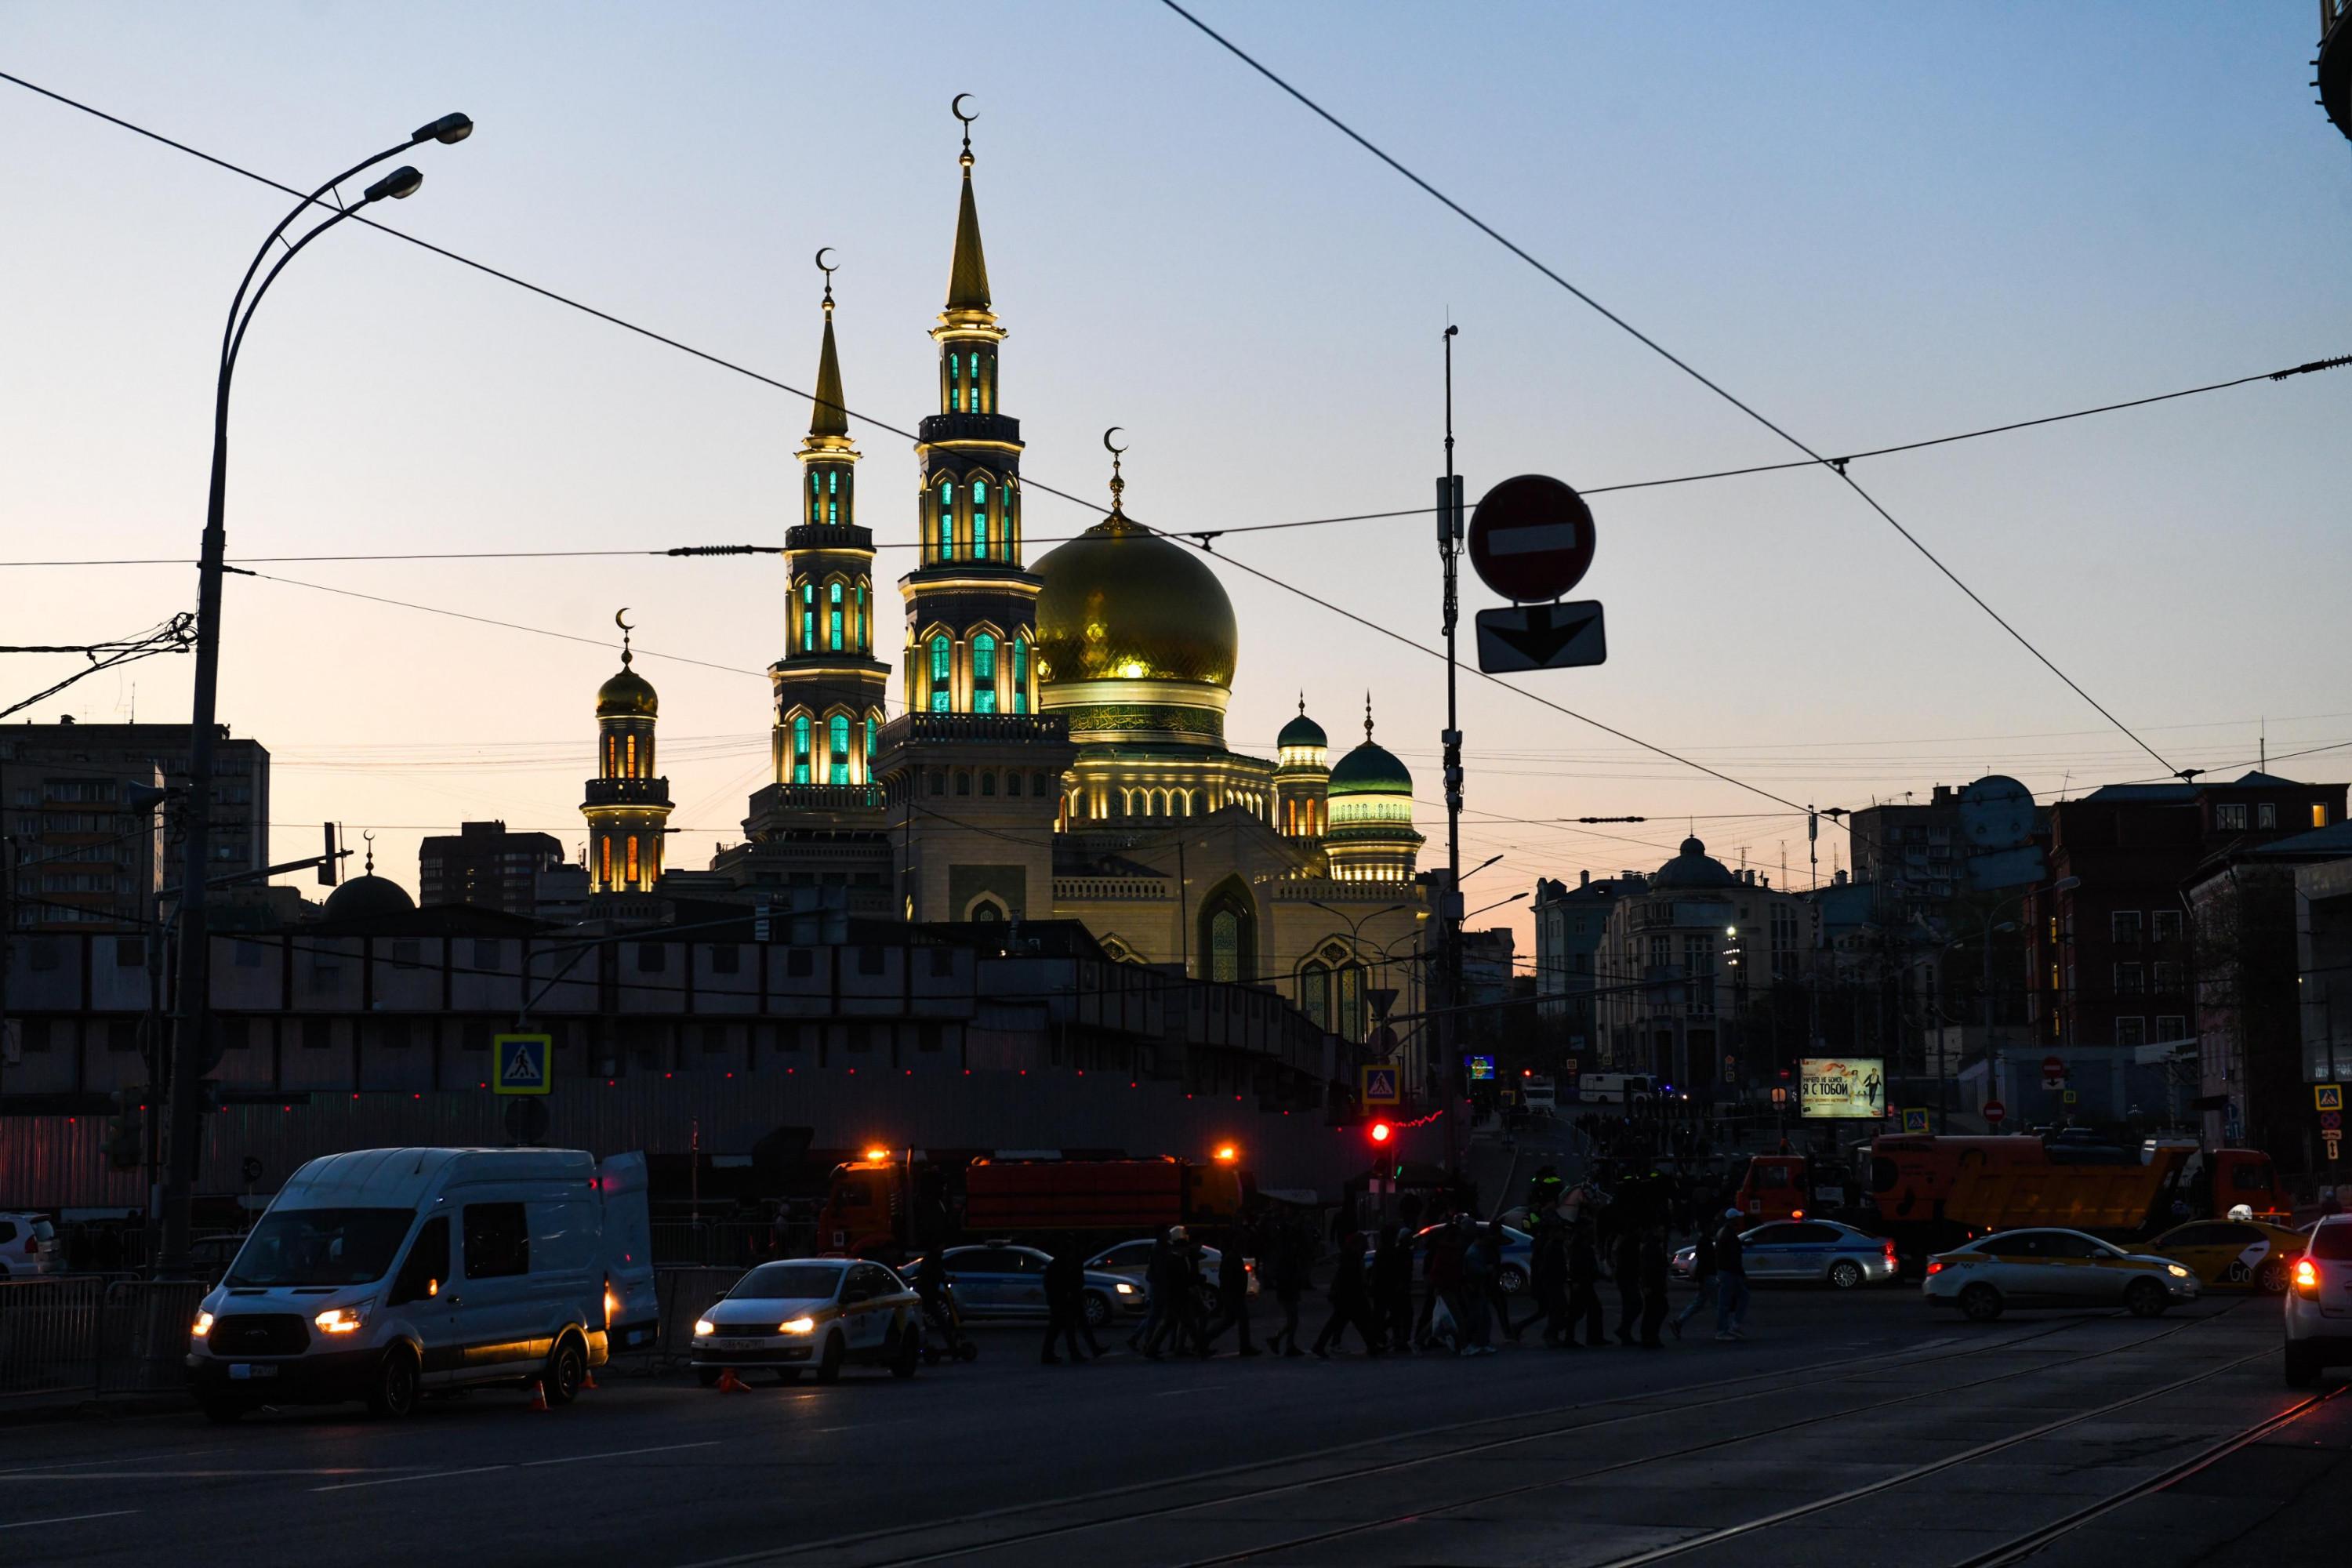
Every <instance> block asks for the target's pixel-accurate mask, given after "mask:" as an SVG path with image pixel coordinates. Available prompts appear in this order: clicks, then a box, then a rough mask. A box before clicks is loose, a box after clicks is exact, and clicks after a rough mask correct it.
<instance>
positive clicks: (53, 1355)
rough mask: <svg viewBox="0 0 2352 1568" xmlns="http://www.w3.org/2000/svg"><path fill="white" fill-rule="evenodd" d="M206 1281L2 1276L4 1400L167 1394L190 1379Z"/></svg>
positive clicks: (0, 1372) (0, 1374) (0, 1397)
mask: <svg viewBox="0 0 2352 1568" xmlns="http://www.w3.org/2000/svg"><path fill="white" fill-rule="evenodd" d="M204 1296H205V1285H204V1283H203V1282H202V1281H201V1280H152V1279H107V1278H105V1277H103V1276H100V1275H65V1276H61V1277H59V1276H52V1277H50V1278H47V1279H7V1280H0V1401H9V1400H16V1399H25V1398H31V1397H34V1396H37V1395H49V1396H56V1395H59V1394H89V1395H92V1396H102V1395H106V1394H164V1393H170V1392H173V1391H174V1390H176V1389H178V1388H179V1387H180V1386H181V1385H182V1384H183V1382H184V1380H185V1378H186V1375H187V1374H186V1371H185V1363H184V1358H185V1357H186V1355H187V1351H188V1325H189V1324H190V1323H191V1322H192V1321H194V1318H195V1315H196V1303H197V1302H199V1301H201V1300H204Z"/></svg>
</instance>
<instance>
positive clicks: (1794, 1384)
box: [684, 1308, 2234, 1568]
mask: <svg viewBox="0 0 2352 1568" xmlns="http://www.w3.org/2000/svg"><path fill="white" fill-rule="evenodd" d="M2231 1310H2234V1308H2231V1309H2224V1310H2222V1311H2221V1312H2215V1313H2210V1314H2207V1315H2205V1316H2201V1317H2197V1318H2192V1319H2189V1320H2187V1321H2181V1322H2179V1323H2177V1324H2175V1325H2172V1326H2170V1327H2168V1328H2166V1329H2164V1330H2162V1331H2159V1332H2157V1333H2154V1334H2149V1335H2146V1336H2144V1337H2141V1338H2138V1339H2135V1340H2133V1341H2131V1342H2128V1343H2126V1344H2120V1345H2116V1346H2113V1347H2110V1348H2108V1349H2106V1350H2101V1351H2094V1352H2090V1353H2089V1354H2087V1355H2084V1356H2080V1357H2077V1358H2075V1359H2074V1361H2073V1362H2071V1363H2069V1364H2070V1365H2071V1364H2081V1363H2085V1362H2090V1361H2096V1360H2099V1359H2102V1358H2104V1357H2105V1356H2109V1355H2116V1354H2122V1353H2126V1352H2131V1351H2135V1350H2138V1349H2141V1348H2143V1347H2145V1346H2147V1345H2149V1344H2152V1343H2155V1342H2158V1341H2159V1340H2163V1339H2168V1338H2170V1337H2171V1336H2172V1335H2174V1334H2178V1333H2182V1332H2185V1331H2189V1330H2191V1329H2194V1328H2196V1327H2198V1326H2199V1325H2200V1324H2202V1323H2207V1322H2211V1321H2217V1320H2219V1319H2221V1318H2225V1317H2227V1316H2228V1315H2229V1313H2230V1312H2231ZM2119 1320H2124V1314H2121V1313H2102V1314H2098V1315H2095V1316H2088V1317H2082V1318H2074V1319H2069V1320H2067V1321H2062V1322H2057V1323H2053V1324H2051V1325H2049V1326H2047V1327H2045V1328H2041V1329H2037V1330H2035V1331H2032V1332H2031V1333H2025V1334H2019V1335H2015V1336H2013V1337H2011V1338H2009V1339H2006V1340H2002V1341H2000V1342H1998V1343H1993V1344H1987V1343H1983V1342H1970V1343H1964V1344H1960V1345H1958V1346H1955V1347H1954V1348H1952V1349H1949V1350H1944V1351H1941V1352H1939V1353H1937V1354H1934V1355H1925V1356H1922V1355H1917V1354H1915V1353H1911V1352H1889V1353H1887V1354H1885V1355H1881V1356H1874V1357H1870V1358H1868V1359H1866V1360H1864V1361H1862V1362H1854V1361H1847V1360H1836V1361H1827V1362H1817V1363H1808V1364H1806V1365H1803V1366H1799V1367H1793V1368H1787V1369H1782V1370H1779V1371H1775V1372H1768V1373H1754V1374H1752V1375H1751V1377H1750V1378H1748V1379H1741V1380H1738V1381H1740V1382H1743V1383H1745V1382H1757V1383H1769V1384H1771V1385H1772V1386H1767V1387H1757V1388H1746V1389H1742V1390H1740V1391H1739V1392H1737V1393H1722V1394H1717V1395H1715V1396H1713V1397H1708V1398H1704V1399H1697V1400H1689V1401H1685V1402H1682V1403H1678V1404H1674V1405H1658V1401H1660V1400H1661V1399H1667V1398H1672V1397H1673V1396H1674V1394H1675V1393H1676V1392H1678V1391H1676V1390H1674V1389H1666V1390H1660V1391H1653V1392H1647V1393H1643V1394H1625V1395H1618V1396H1615V1397H1612V1398H1610V1399H1604V1400H1591V1401H1581V1402H1577V1403H1573V1404H1570V1405H1560V1406H1556V1407H1553V1408H1552V1409H1549V1410H1538V1411H1532V1412H1518V1413H1515V1414H1513V1415H1507V1416H1496V1417H1488V1418H1483V1419H1481V1420H1478V1421H1474V1422H1464V1423H1454V1424H1452V1425H1449V1426H1440V1427H1424V1428H1420V1429H1417V1430H1412V1431H1407V1432H1402V1433H1395V1434H1390V1435H1387V1436H1381V1437H1377V1438H1370V1439H1365V1440H1364V1441H1362V1442H1360V1443H1352V1444H1346V1445H1341V1446H1340V1447H1336V1448H1329V1449H1323V1450H1318V1451H1315V1452H1310V1453H1306V1454H1298V1455H1293V1456H1289V1457H1287V1458H1281V1459H1276V1460H1271V1461H1262V1462H1258V1463H1254V1464H1250V1465H1246V1466H1233V1467H1226V1468H1220V1469H1216V1470H1210V1471H1202V1472H1195V1473H1193V1474H1191V1475H1187V1476H1181V1477H1175V1478H1171V1479H1168V1480H1164V1481H1153V1482H1144V1483H1139V1484H1138V1485H1136V1486H1133V1487H1122V1488H1115V1489H1109V1490H1107V1491H1102V1492H1096V1493H1090V1494H1086V1495H1084V1496H1080V1497H1070V1498H1058V1499H1048V1500H1040V1501H1037V1502H1032V1503H1023V1504H1016V1505H1013V1506H1011V1507H1008V1508H1006V1509H1003V1510H992V1511H990V1512H987V1513H981V1514H974V1515H971V1516H968V1517H967V1518H966V1519H964V1520H962V1521H953V1522H954V1523H956V1524H961V1525H966V1526H970V1525H980V1524H984V1523H986V1522H988V1521H994V1520H1012V1519H1016V1518H1018V1517H1019V1516H1022V1515H1033V1516H1034V1515H1036V1514H1039V1513H1043V1512H1047V1511H1050V1510H1057V1509H1069V1508H1078V1507H1085V1506H1087V1505H1089V1504H1097V1505H1098V1504H1101V1503H1104V1502H1115V1501H1118V1500H1121V1499H1123V1498H1130V1497H1143V1496H1147V1495H1149V1494H1150V1493H1154V1492H1158V1493H1161V1494H1165V1493H1166V1492H1168V1491H1170V1490H1171V1489H1179V1488H1183V1487H1188V1486H1202V1485H1213V1484H1214V1483H1215V1482H1216V1481H1217V1480H1219V1479H1223V1478H1225V1477H1228V1476H1232V1475H1236V1474H1249V1473H1262V1472H1264V1471H1265V1470H1266V1469H1268V1468H1274V1467H1277V1466H1291V1465H1298V1464H1307V1463H1312V1462H1314V1461H1316V1460H1318V1459H1320V1458H1330V1457H1334V1456H1337V1455H1339V1454H1343V1453H1346V1452H1348V1451H1349V1450H1351V1449H1357V1448H1361V1447H1370V1446H1375V1445H1394V1444H1396V1443H1400V1442H1409V1441H1412V1440H1414V1439H1425V1438H1428V1437H1431V1436H1440V1435H1443V1434H1445V1433H1448V1432H1456V1431H1463V1430H1467V1429H1471V1428H1475V1427H1477V1426H1495V1425H1499V1424H1502V1423H1504V1422H1510V1421H1527V1420H1530V1419H1542V1418H1544V1417H1547V1416H1552V1415H1567V1414H1570V1413H1578V1414H1582V1413H1590V1412H1593V1411H1599V1410H1608V1409H1610V1408H1612V1407H1613V1406H1619V1405H1651V1406H1654V1408H1649V1409H1642V1410H1632V1411H1626V1412H1624V1413H1622V1414H1621V1415H1605V1416H1603V1417H1602V1418H1601V1419H1599V1420H1581V1421H1572V1422H1567V1423H1563V1424H1559V1425H1555V1426H1545V1427H1543V1428H1541V1429H1539V1430H1537V1431H1532V1432H1522V1433H1513V1434H1509V1435H1507V1436H1496V1437H1493V1438H1488V1439H1485V1440H1482V1441H1478V1442H1474V1443H1470V1444H1467V1445H1465V1446H1463V1447H1453V1448H1448V1449H1446V1450H1444V1451H1443V1452H1438V1453H1428V1454H1415V1455H1409V1456H1405V1457H1402V1458H1391V1459H1384V1460H1381V1461H1379V1462H1377V1463H1373V1464H1368V1465H1359V1466H1354V1467H1351V1468H1345V1469H1339V1470H1335V1471H1329V1472H1325V1473H1321V1474H1316V1475H1312V1476H1307V1477H1301V1478H1298V1479H1291V1480H1285V1481H1279V1482H1275V1483H1272V1484H1268V1485H1265V1486H1258V1487H1247V1488H1243V1489H1237V1490H1232V1491H1225V1492H1220V1493H1218V1494H1217V1495H1214V1496H1211V1497H1204V1498H1192V1499H1184V1500H1174V1501H1169V1502H1164V1503H1161V1504H1159V1505H1157V1506H1150V1507H1142V1508H1137V1507H1128V1508H1123V1509H1121V1510H1118V1511H1117V1512H1115V1513H1111V1514H1107V1515H1103V1516H1099V1517H1090V1518H1086V1519H1079V1520H1068V1521H1057V1522H1055V1523H1051V1524H1041V1525H1039V1526H1037V1527H1036V1528H1034V1529H1028V1530H1013V1531H1008V1532H1006V1533H1003V1534H1000V1535H994V1536H992V1537H989V1538H987V1539H984V1540H977V1541H970V1542H957V1543H951V1544H942V1545H940V1546H937V1547H932V1548H929V1549H919V1550H917V1551H914V1552H907V1553H904V1554H901V1555H897V1556H885V1557H861V1558H859V1559H857V1562H858V1564H859V1568H917V1565H919V1564H924V1563H943V1562H951V1561H954V1560H957V1559H960V1558H967V1557H975V1556H980V1555H982V1554H985V1553H989V1552H1000V1551H1007V1550H1011V1549H1015V1548H1021V1547H1028V1546H1034V1545H1036V1544H1039V1543H1041V1542H1047V1541H1056V1540H1065V1539H1066V1538H1068V1537H1070V1536H1074V1535H1083V1534H1087V1533H1088V1532H1091V1531H1103V1530H1111V1529H1132V1528H1133V1527H1134V1526H1135V1525H1137V1524H1139V1523H1140V1522H1143V1521H1150V1520H1164V1519H1168V1518H1171V1517H1173V1516H1176V1515H1181V1514H1186V1513H1197V1512H1204V1511H1207V1510H1215V1509H1221V1508H1232V1507H1236V1506H1244V1505H1248V1504H1251V1503H1255V1502H1260V1501H1263V1500H1266V1499H1269V1498H1274V1497H1279V1496H1283V1495H1285V1494H1288V1493H1295V1492H1298V1491H1302V1490H1306V1489H1311V1488H1319V1487H1327V1486H1334V1485H1344V1484H1347V1483H1349V1482H1353V1481H1360V1480H1364V1479H1370V1478H1372V1477H1376V1476H1381V1475H1386V1474H1391V1473H1395V1472H1399V1471H1402V1470H1407V1469H1411V1468H1418V1467H1423V1466H1429V1465H1434V1464H1440V1463H1452V1462H1454V1461H1457V1460H1465V1459H1472V1458H1477V1457H1479V1456H1481V1455H1488V1454H1494V1453H1496V1452H1499V1451H1501V1450H1505V1449H1508V1448H1512V1447H1521V1446H1524V1445H1527V1444H1531V1443H1538V1442H1542V1441H1545V1440H1547V1439H1552V1438H1560V1437H1573V1436H1577V1435H1579V1434H1581V1433H1587V1432H1593V1431H1598V1430H1601V1429H1603V1428H1606V1427H1611V1426H1622V1425H1625V1424H1630V1423H1633V1422H1638V1421H1646V1420H1655V1419H1665V1418H1672V1417H1679V1416H1687V1415H1692V1414H1694V1413H1696V1412H1700V1411H1705V1410H1708V1409H1713V1408H1717V1407H1719V1406H1723V1405H1735V1404H1739V1403H1743V1402H1746V1401H1751V1400H1756V1399H1768V1398H1772V1397H1775V1396H1778V1395H1781V1394H1790V1393H1794V1392H1797V1391H1798V1390H1800V1389H1811V1388H1820V1387H1827V1386H1833V1385H1835V1384H1842V1383H1850V1382H1854V1381H1857V1380H1860V1379H1862V1378H1864V1377H1868V1376H1873V1375H1877V1374H1880V1373H1884V1372H1885V1371H1886V1370H1888V1369H1889V1368H1890V1367H1904V1368H1912V1367H1921V1366H1932V1365H1937V1364H1939V1363H1944V1362H1948V1361H1956V1360H1963V1359H1972V1358H1979V1357H1982V1356H1985V1355H1988V1354H1999V1353H2001V1352H2007V1351H2012V1350H2016V1349H2019V1348H2021V1347H2023V1346H2027V1345H2031V1344H2033V1343H2035V1342H2039V1341H2042V1340H2045V1339H2048V1338H2051V1337H2053V1336H2055V1335H2058V1334H2063V1333H2066V1332H2068V1331H2072V1330H2075V1329H2079V1328H2082V1327H2085V1326H2088V1325H2093V1324H2097V1323H2102V1322H2114V1321H2119ZM1832 1370H1834V1371H1835V1372H1836V1373H1838V1375H1835V1376H1831V1377H1828V1378H1821V1377H1818V1376H1817V1375H1816V1374H1818V1373H1822V1372H1827V1371H1832ZM2042 1370H2043V1369H2042V1367H2041V1366H2040V1365H2038V1364H2029V1365H2025V1366H2021V1367H2017V1368H2013V1369H2011V1370H2009V1371H2006V1372H2000V1373H1990V1374H1988V1375H1986V1376H1983V1377H1979V1378H1975V1379H1972V1380H1969V1381H1968V1382H1966V1383H1962V1384H1938V1385H1937V1386H1936V1387H1933V1388H1924V1389H1918V1390H1915V1391H1912V1392H1908V1393H1905V1394H1897V1395H1894V1396H1892V1397H1889V1398H1886V1399H1882V1400H1874V1401H1870V1402H1867V1403H1864V1404H1861V1405H1846V1406H1843V1407H1841V1408H1840V1409H1837V1410H1834V1411H1831V1412H1827V1413H1824V1414H1821V1415H1810V1416H1805V1417H1801V1418H1799V1419H1797V1420H1793V1421H1789V1422H1784V1423H1780V1424H1778V1425H1775V1426H1769V1427H1766V1428H1762V1429H1760V1430H1759V1429H1756V1428H1752V1427H1749V1428H1744V1429H1743V1430H1741V1431H1739V1432H1738V1433H1736V1434H1733V1435H1729V1436H1724V1437H1720V1438H1716V1439H1712V1440H1709V1441H1707V1442H1705V1443H1699V1444H1695V1445H1690V1446H1688V1447H1682V1448H1677V1449H1672V1450H1668V1451H1667V1452H1664V1453H1662V1454H1650V1455H1645V1456H1643V1457H1642V1458H1638V1459H1629V1460H1624V1461H1619V1462H1612V1463H1610V1464H1606V1465H1601V1466H1599V1467H1595V1468H1589V1469H1585V1470H1581V1471H1579V1472H1577V1473H1575V1474H1573V1475H1569V1476H1560V1477H1554V1478H1549V1479H1545V1480H1543V1481H1538V1482H1531V1483H1525V1484H1522V1485H1518V1486H1513V1487H1509V1488H1505V1489H1498V1490H1494V1491H1490V1492H1485V1493H1481V1494H1478V1495H1476V1496H1473V1497H1466V1498H1462V1499H1458V1500H1452V1501H1449V1502H1445V1503H1442V1504H1438V1505H1436V1506H1435V1507H1433V1508H1424V1509H1420V1510H1413V1511H1412V1512H1410V1513H1400V1514H1395V1515H1391V1516H1388V1517H1384V1518H1381V1519H1375V1520H1370V1521H1360V1522H1357V1523H1351V1524H1348V1525H1344V1526H1338V1527H1334V1528H1332V1529H1328V1530H1323V1531H1314V1532H1312V1533H1308V1534H1304V1535H1298V1536H1294V1537H1291V1538H1288V1539H1286V1540H1283V1541H1278V1542H1267V1543H1265V1544H1263V1545H1258V1546H1253V1547H1250V1548H1247V1549H1245V1550H1241V1551H1236V1552H1227V1553H1223V1554H1220V1555H1215V1556H1210V1557H1203V1558H1198V1559H1192V1560H1189V1561H1187V1562H1185V1563H1182V1564H1181V1568H1210V1565H1212V1564H1219V1563H1234V1562H1241V1561H1245V1560H1247V1559H1249V1558H1252V1557H1257V1556H1263V1555H1265V1554H1268V1553H1273V1552H1284V1551H1287V1550H1291V1549H1293V1548H1296V1547H1300V1546H1307V1545H1313V1544H1318V1543H1320V1542H1327V1541H1331V1540H1337V1539H1343V1538H1345V1537H1347V1536H1349V1535H1355V1534H1360V1533H1364V1532H1366V1531H1374V1530H1380V1529H1384V1528H1388V1527H1391V1526H1393V1525H1396V1524H1401V1523H1404V1522H1406V1521H1411V1520H1413V1519H1420V1518H1426V1517H1429V1516H1430V1515H1432V1514H1433V1513H1444V1512H1447V1511H1450V1510H1454V1509H1457V1508H1465V1507H1471V1506H1475V1505H1477V1504H1481V1503H1485V1502H1490V1501H1494V1500H1499V1499H1504V1498H1508V1497H1513V1496H1518V1495H1524V1494H1526V1493H1529V1492H1534V1491H1539V1490H1543V1489H1549V1488H1556V1487H1559V1486H1566V1485H1571V1484H1574V1483H1575V1482H1577V1481H1579V1480H1583V1479H1591V1478H1592V1477H1597V1476H1603V1475H1607V1474H1609V1473H1611V1472H1612V1471H1617V1470H1622V1469H1626V1468H1632V1467H1633V1466H1635V1465H1646V1464H1651V1463H1654V1462H1657V1461H1659V1460H1664V1459H1673V1458H1681V1457H1684V1456H1686V1455H1694V1454H1700V1453H1706V1452H1708V1451H1711V1450H1715V1449H1719V1448H1723V1447H1732V1446H1735V1445H1738V1444H1740V1443H1744V1442H1750V1441H1753V1440H1755V1439H1756V1438H1758V1437H1761V1436H1774V1435H1778V1434H1780V1433H1784V1432H1791V1431H1797V1430H1801V1429H1803V1428H1805V1427H1808V1426H1819V1425H1821V1424H1822V1423H1825V1422H1831V1421H1838V1420H1843V1419H1847V1418H1849V1417H1851V1416H1853V1415H1861V1414H1865V1413H1867V1412H1870V1411H1873V1410H1879V1409H1885V1408H1888V1407H1891V1406H1895V1405H1906V1404H1911V1403H1915V1402H1916V1401H1918V1400H1921V1399H1927V1398H1933V1397H1937V1396H1942V1395H1949V1394H1954V1393H1957V1392H1960V1391H1962V1390H1965V1389H1968V1388H1973V1387H1979V1386H1983V1385H1985V1384H1990V1383H1997V1382H2000V1381H2003V1380H2005V1379H2008V1378H2011V1377H2018V1376H2022V1375H2025V1374H2027V1373H2033V1372H2038V1371H2042ZM1712 1386H1713V1387H1715V1388H1717V1389H1721V1388H1723V1387H1725V1386H1726V1385H1725V1384H1714V1385H1712ZM945 1527H946V1526H943V1525H942V1524H941V1523H940V1522H938V1521H933V1522H929V1523H924V1524H914V1525H899V1526H893V1527H889V1528H886V1529H882V1530H877V1531H864V1532H861V1533H858V1534H855V1535H845V1536H835V1537H832V1538H830V1539H827V1540H824V1541H821V1542H806V1543H803V1544H800V1545H796V1546H793V1547H789V1548H777V1549H770V1550H766V1551H761V1552H747V1553H742V1554H739V1555H735V1556H730V1557H723V1558H714V1559H709V1560H705V1561H702V1562H698V1563H689V1564H686V1565H684V1568H748V1565H750V1564H753V1563H782V1562H787V1561H791V1560H793V1559H796V1558H802V1557H807V1556H824V1557H825V1558H827V1559H828V1560H837V1559H838V1558H839V1556H840V1554H841V1553H843V1552H850V1551H853V1550H854V1549H856V1548H857V1547H860V1546H865V1547H872V1546H876V1545H879V1544H882V1543H884V1542H889V1541H892V1540H894V1539H899V1540H903V1539H907V1538H909V1537H919V1536H921V1535H923V1534H925V1533H930V1532H936V1531H939V1530H940V1529H942V1528H945Z"/></svg>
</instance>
